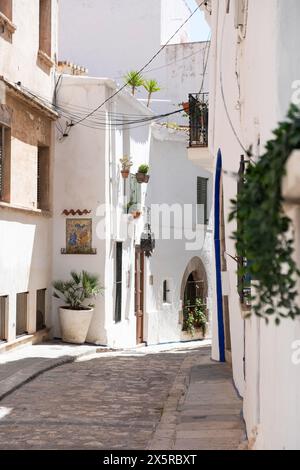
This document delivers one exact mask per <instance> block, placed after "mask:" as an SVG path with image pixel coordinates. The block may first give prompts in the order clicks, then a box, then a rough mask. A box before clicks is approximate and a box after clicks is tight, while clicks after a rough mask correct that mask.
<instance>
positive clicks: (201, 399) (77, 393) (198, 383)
mask: <svg viewBox="0 0 300 470" xmlns="http://www.w3.org/2000/svg"><path fill="white" fill-rule="evenodd" d="M49 347H50V348H51V346H49ZM32 348H34V346H32ZM9 354H11V353H7V354H6V356H9ZM209 354H210V349H209V348H208V347H200V346H199V343H197V342H193V343H192V344H189V345H188V344H186V345H184V344H181V345H172V346H160V347H152V348H138V349H136V350H132V351H126V352H125V351H123V352H118V353H104V354H90V355H88V356H84V357H82V358H78V359H77V361H76V362H74V363H70V364H64V365H62V366H60V367H57V368H54V369H53V370H50V371H48V372H45V373H43V374H41V375H40V376H38V377H37V378H35V379H34V380H32V381H30V382H29V383H27V384H24V385H23V386H21V387H20V388H19V389H18V390H16V391H15V392H13V393H11V394H9V395H8V396H7V397H6V398H4V399H3V400H2V401H1V402H0V415H1V417H2V419H0V449H8V450H11V449H50V450H51V449H68V450H69V449H88V450H91V449H115V450H117V449H137V450H138V449H147V448H148V449H176V448H177V449H185V448H186V449H207V448H210V449H237V448H238V447H239V446H240V445H241V443H242V441H243V440H244V427H243V422H242V420H241V407H242V401H241V400H240V399H239V398H238V397H237V395H236V392H235V390H234V387H233V385H232V379H231V374H230V369H229V367H228V366H227V365H225V364H218V363H214V362H211V361H210V359H209ZM36 361H38V359H37V358H36ZM32 363H34V360H33V359H32V361H31V366H32ZM14 367H15V366H14Z"/></svg>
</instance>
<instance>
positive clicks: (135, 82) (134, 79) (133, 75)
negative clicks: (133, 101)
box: [124, 70, 144, 96]
mask: <svg viewBox="0 0 300 470" xmlns="http://www.w3.org/2000/svg"><path fill="white" fill-rule="evenodd" d="M124 80H125V82H126V85H129V86H131V93H132V95H133V96H134V95H135V91H136V89H137V88H139V87H140V86H143V84H144V79H143V77H142V75H141V74H140V73H139V72H137V71H136V70H132V71H130V72H128V73H127V74H126V75H125V77H124Z"/></svg>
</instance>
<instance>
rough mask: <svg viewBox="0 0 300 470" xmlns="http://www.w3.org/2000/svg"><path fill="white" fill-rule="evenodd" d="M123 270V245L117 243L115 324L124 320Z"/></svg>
mask: <svg viewBox="0 0 300 470" xmlns="http://www.w3.org/2000/svg"><path fill="white" fill-rule="evenodd" d="M122 270H123V243H121V242H117V243H116V298H115V322H116V323H119V322H120V321H121V320H122V282H123V276H122Z"/></svg>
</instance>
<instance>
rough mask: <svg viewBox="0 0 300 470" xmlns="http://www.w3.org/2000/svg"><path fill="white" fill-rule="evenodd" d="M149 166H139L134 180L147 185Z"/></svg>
mask: <svg viewBox="0 0 300 470" xmlns="http://www.w3.org/2000/svg"><path fill="white" fill-rule="evenodd" d="M148 172H149V165H145V164H144V165H140V167H139V169H138V172H137V173H136V180H137V182H138V183H148V181H149V179H150V176H149V175H148Z"/></svg>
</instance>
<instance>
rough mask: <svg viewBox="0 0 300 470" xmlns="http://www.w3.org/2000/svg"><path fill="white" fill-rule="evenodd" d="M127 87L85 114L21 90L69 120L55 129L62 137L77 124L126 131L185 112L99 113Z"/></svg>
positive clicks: (56, 89)
mask: <svg viewBox="0 0 300 470" xmlns="http://www.w3.org/2000/svg"><path fill="white" fill-rule="evenodd" d="M204 3H205V2H202V3H201V4H200V5H198V7H197V8H196V9H195V10H194V11H193V12H192V14H191V15H190V16H189V18H187V19H186V20H185V22H184V23H183V24H182V25H181V26H180V28H178V29H177V30H176V32H175V33H174V34H173V35H172V36H171V37H170V39H169V40H168V41H167V42H166V43H165V44H164V45H163V46H162V47H161V48H160V49H159V51H158V52H157V53H156V54H155V55H154V56H153V57H152V58H151V59H150V61H148V62H147V64H145V65H144V67H142V69H140V71H139V72H137V73H141V72H142V71H143V70H144V69H145V68H146V67H147V66H148V65H149V64H150V63H151V62H153V60H154V59H155V58H156V57H157V56H158V54H159V53H160V52H161V51H162V50H163V49H164V48H165V47H166V46H167V45H168V44H169V42H170V41H171V40H172V39H173V38H174V37H175V36H176V34H178V32H179V31H180V29H181V28H182V27H183V26H184V25H185V24H186V23H187V22H188V21H189V20H190V18H191V17H192V16H193V15H194V14H195V13H196V12H197V11H198V10H199V8H200V7H201V6H202V5H203V4H204ZM206 43H207V44H206V49H207V47H208V54H207V57H206V63H205V67H204V71H203V80H202V85H201V91H202V88H203V85H204V81H205V74H206V69H207V64H208V58H209V51H210V43H209V41H206ZM208 43H209V44H208ZM205 53H206V51H205ZM205 53H204V56H205ZM204 58H205V57H204ZM61 81H62V74H61V75H60V77H59V79H58V81H57V84H56V87H55V92H54V102H56V101H57V94H58V90H59V87H60V85H61ZM127 85H128V83H125V84H124V85H123V86H122V87H121V88H120V89H118V90H117V91H116V92H115V93H114V94H113V95H111V96H110V97H109V98H107V99H106V100H105V101H104V102H103V103H102V104H101V105H99V106H98V107H97V108H95V109H93V110H91V111H89V112H88V113H87V114H86V113H84V112H83V111H81V112H78V111H77V112H75V110H77V109H82V110H83V109H84V110H87V109H89V108H87V107H83V106H74V105H71V104H67V103H65V106H64V107H63V106H60V105H57V104H56V103H53V102H51V101H50V100H48V99H47V98H45V97H42V96H41V95H38V94H35V93H33V92H31V91H30V90H29V89H26V88H25V87H23V88H24V89H25V90H26V91H27V92H28V93H30V94H31V95H32V96H33V97H34V98H37V99H38V100H40V101H42V102H44V103H45V104H46V105H48V106H50V107H51V108H52V109H54V110H55V111H57V112H58V113H59V114H60V115H61V116H62V117H64V118H65V119H69V120H71V124H69V123H67V124H66V130H65V131H63V129H62V127H61V124H60V127H61V129H58V127H57V129H58V130H59V132H60V133H61V134H62V135H64V136H66V132H67V131H68V130H69V129H70V128H71V127H74V126H75V125H77V124H80V125H83V126H84V127H88V128H91V129H106V128H107V127H108V126H109V127H111V126H115V127H121V128H122V129H123V130H126V129H134V128H137V127H143V126H146V125H148V124H149V123H150V122H155V121H159V120H161V119H163V118H166V117H169V116H172V115H175V114H179V113H181V112H184V111H185V110H184V109H183V108H181V109H178V110H176V111H173V112H169V113H164V114H159V115H151V116H149V115H148V116H147V115H145V116H141V115H140V114H125V113H113V112H107V111H100V109H101V107H103V106H104V104H106V103H107V102H108V101H110V100H111V99H113V98H114V97H115V96H117V95H118V94H119V93H120V92H121V91H122V90H123V89H124V88H125V87H126V86H127ZM201 91H200V92H201ZM62 103H63V102H62ZM68 108H69V109H70V111H68ZM72 109H73V110H74V112H72ZM108 115H109V116H110V117H113V119H112V120H111V121H110V122H109V123H108V122H107V120H106V119H107V116H108ZM78 118H79V120H78ZM89 118H92V119H89ZM95 118H96V119H95ZM97 118H99V120H97ZM101 118H103V119H105V121H102V120H100V119H101ZM134 118H137V119H134ZM75 119H76V120H77V121H76V122H74V121H73V120H75ZM126 125H127V126H130V127H128V128H125V127H124V126H126Z"/></svg>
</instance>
